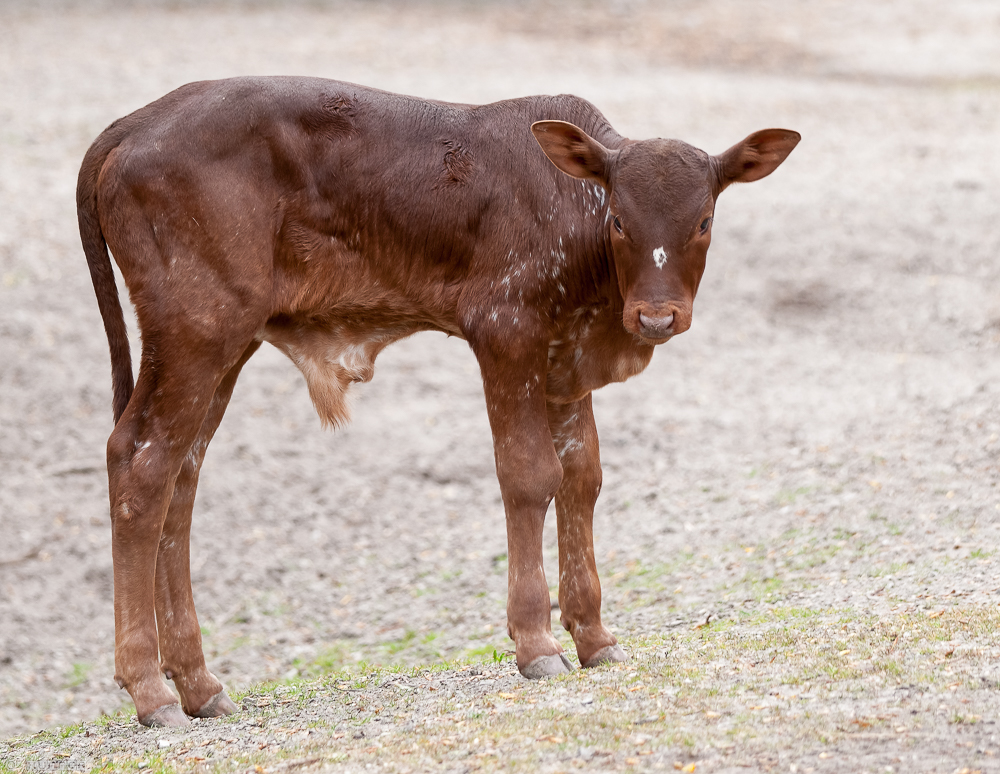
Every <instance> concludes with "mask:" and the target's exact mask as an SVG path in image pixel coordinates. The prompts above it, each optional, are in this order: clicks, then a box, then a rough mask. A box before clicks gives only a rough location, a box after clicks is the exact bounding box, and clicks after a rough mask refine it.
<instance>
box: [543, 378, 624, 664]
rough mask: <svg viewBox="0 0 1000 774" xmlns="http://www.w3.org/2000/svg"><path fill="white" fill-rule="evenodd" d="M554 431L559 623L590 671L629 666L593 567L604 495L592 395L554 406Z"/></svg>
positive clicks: (550, 411)
mask: <svg viewBox="0 0 1000 774" xmlns="http://www.w3.org/2000/svg"><path fill="white" fill-rule="evenodd" d="M548 415H549V429H550V430H551V432H552V442H553V444H554V445H555V450H556V454H558V455H559V461H560V462H561V463H562V468H563V478H562V483H561V484H560V486H559V489H558V491H557V492H556V523H557V530H558V533H559V610H560V613H561V615H560V620H561V621H562V624H563V626H564V627H565V628H566V630H567V631H568V632H569V633H570V634H571V635H572V636H573V642H574V643H575V644H576V653H577V655H578V656H579V658H580V664H581V665H582V666H585V667H592V666H597V665H598V664H602V663H607V662H613V661H624V660H625V658H626V656H625V651H624V650H622V648H621V646H620V645H618V640H616V639H615V636H614V635H613V634H612V633H611V632H609V631H608V629H607V628H606V627H605V626H604V624H603V623H602V621H601V581H600V578H599V577H598V575H597V563H596V562H595V561H594V504H595V503H596V502H597V496H598V494H599V493H600V491H601V455H600V450H599V446H598V440H597V426H596V425H595V424H594V411H593V406H592V404H591V398H590V395H588V396H587V397H585V398H583V399H582V400H579V401H577V402H576V403H571V404H566V405H560V404H554V403H549V404H548Z"/></svg>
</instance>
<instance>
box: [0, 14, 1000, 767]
mask: <svg viewBox="0 0 1000 774" xmlns="http://www.w3.org/2000/svg"><path fill="white" fill-rule="evenodd" d="M667 5H668V6H669V7H665V8H661V7H660V4H656V3H652V2H650V3H649V4H646V3H643V2H617V3H612V4H608V5H606V6H605V5H600V6H598V5H596V4H595V5H589V4H583V5H573V6H569V5H560V4H557V3H545V4H541V5H537V4H533V5H532V10H531V11H529V10H528V6H527V5H521V4H518V3H495V4H488V5H482V6H480V5H475V4H471V3H469V4H460V3H454V4H450V3H407V4H403V3H399V4H391V3H390V4H382V3H370V4H369V3H353V4H352V3H343V4H341V3H337V4H326V3H318V2H317V3H303V4H290V5H278V4H275V5H273V6H272V5H269V4H265V3H247V4H244V5H237V4H235V3H233V4H219V5H216V4H195V3H183V2H173V3H163V4H159V3H154V2H145V3H139V2H137V3H134V4H127V5H117V4H114V3H111V2H105V3H94V4H88V5H87V6H86V7H82V6H81V7H76V6H73V5H68V4H65V3H34V4H29V3H14V2H4V3H2V4H0V536H2V537H0V736H7V735H11V734H17V733H23V732H27V731H34V730H37V729H39V728H42V727H46V726H53V725H55V724H62V723H67V722H75V721H78V720H82V719H88V718H93V717H95V716H97V715H99V714H100V713H102V712H110V711H112V710H115V709H117V708H118V707H119V706H121V705H122V704H123V703H124V702H126V701H127V698H128V697H127V696H126V695H125V694H124V693H123V692H120V691H119V690H118V689H117V687H116V686H115V685H114V683H113V680H112V675H113V620H112V606H111V602H112V584H111V554H110V540H109V530H108V518H107V488H106V487H107V484H106V476H105V472H104V470H103V449H104V443H105V440H106V438H107V435H108V433H109V432H110V429H111V412H110V374H109V365H108V357H107V348H106V341H105V338H104V333H103V330H102V326H101V322H100V318H99V316H98V313H97V308H96V303H95V301H94V298H93V291H92V289H91V286H90V280H89V276H88V274H87V270H86V265H85V262H84V258H83V255H82V251H81V249H80V247H79V239H78V236H77V233H76V216H75V211H74V204H73V192H74V187H75V181H76V172H77V169H78V165H79V162H80V159H81V158H82V156H83V153H84V151H85V150H86V148H87V146H88V145H89V143H90V142H91V141H92V139H93V138H94V137H95V136H96V135H97V134H98V133H99V132H100V131H101V129H102V128H103V127H104V126H106V125H107V124H108V123H110V121H112V120H113V119H114V118H116V117H118V116H120V115H123V114H125V113H127V112H129V111H131V110H133V109H135V108H137V107H139V106H141V105H144V104H146V103H147V102H149V101H151V100H153V99H155V98H157V97H159V96H161V95H162V94H163V93H165V92H167V91H169V90H170V89H172V88H174V87H176V86H178V85H180V84H182V83H185V82H188V81H192V80H198V79H204V78H216V77H224V76H229V75H237V74H246V73H257V74H266V73H296V74H310V75H318V76H326V77H331V78H338V79H342V80H350V81H356V82H361V83H365V84H368V85H372V86H377V87H380V88H384V89H388V90H393V91H400V92H407V93H415V94H419V95H421V96H427V97H434V98H438V99H446V100H456V101H463V102H485V101H490V100H494V99H499V98H504V97H510V96H519V95H524V94H531V93H559V92H572V93H576V94H579V95H581V96H584V97H586V98H588V99H590V100H591V101H593V102H594V103H595V104H597V105H598V106H599V107H600V108H601V109H602V110H603V111H604V112H605V114H606V115H607V116H608V117H609V119H610V120H611V121H612V123H613V124H614V125H615V127H616V128H617V129H618V130H619V131H621V132H622V133H624V134H626V135H629V136H633V137H649V136H668V137H680V138H683V139H685V140H687V141H689V142H691V143H692V144H695V145H697V146H699V147H702V148H704V149H706V150H708V151H710V152H719V151H721V150H723V149H724V148H726V147H728V146H729V145H731V144H732V143H734V142H735V141H737V140H739V139H741V138H742V137H743V136H745V135H746V134H748V133H749V132H751V131H753V130H756V129H759V128H764V127H767V126H782V127H787V128H792V129H796V130H798V131H800V132H801V133H802V135H803V137H804V139H803V141H802V143H801V145H800V146H799V148H798V149H796V151H795V152H794V154H793V155H792V156H791V157H790V159H789V161H788V162H787V163H786V164H785V165H784V166H783V167H782V168H781V169H780V170H779V171H778V172H777V173H775V175H774V176H773V177H771V178H769V179H767V180H765V181H762V182H760V183H755V184H754V185H752V186H746V187H740V188H738V189H736V190H732V191H727V192H726V193H725V194H724V196H723V198H722V199H721V201H720V205H719V208H718V212H717V217H716V223H715V227H714V228H715V234H714V239H713V246H712V251H711V254H710V259H709V268H708V271H707V273H706V276H705V280H704V282H703V284H702V290H701V292H700V295H699V298H698V302H697V305H696V314H695V322H694V326H693V328H692V329H691V330H690V331H689V332H688V333H686V334H685V335H684V336H682V337H679V338H678V339H677V340H676V341H674V342H672V343H671V344H670V345H669V346H668V347H665V348H663V350H662V351H660V352H658V354H657V356H656V357H655V358H654V361H653V363H652V365H651V366H650V368H649V369H648V370H647V371H646V372H645V373H644V374H643V375H641V376H640V377H638V378H636V379H633V380H632V381H630V382H628V383H627V384H624V385H618V386H613V387H610V388H606V389H605V390H603V391H602V392H600V393H598V394H597V395H596V396H595V399H594V403H595V413H596V415H597V421H598V428H599V430H600V432H601V438H602V457H603V460H604V470H605V485H604V490H603V494H602V497H601V500H600V502H599V504H598V511H599V512H598V516H597V525H596V532H597V535H598V558H599V566H600V569H601V572H602V575H603V576H604V577H606V578H607V579H608V580H607V581H606V589H607V591H606V599H605V607H606V616H607V618H606V620H607V621H608V622H609V624H610V625H611V626H613V627H614V628H615V629H616V630H617V631H618V632H619V633H620V635H621V636H622V637H623V638H624V639H625V640H626V641H627V639H628V637H629V636H631V635H635V634H640V633H642V632H648V631H655V630H662V629H665V628H667V627H669V626H672V625H677V624H678V623H679V622H692V621H697V620H699V619H703V618H705V616H706V615H708V614H709V613H712V614H715V615H721V616H725V615H726V614H727V611H730V610H732V609H733V607H734V606H735V605H738V604H743V601H744V597H745V596H747V595H746V594H743V593H742V590H743V589H744V587H745V584H746V582H747V577H748V573H749V572H750V570H751V569H752V570H753V572H754V573H757V574H758V575H759V577H761V578H765V579H778V580H779V581H781V583H780V584H778V585H776V586H775V591H774V594H773V598H771V599H768V600H767V601H766V602H764V601H757V602H754V603H753V604H779V605H792V606H801V607H808V606H815V607H840V608H847V609H856V610H864V611H866V612H871V611H874V612H876V613H878V612H879V611H886V612H887V611H890V610H898V609H901V608H906V609H909V608H913V609H920V608H923V607H930V606H932V605H937V606H940V605H947V604H962V605H997V604H998V603H1000V561H998V558H997V556H996V555H995V554H996V551H997V548H998V546H1000V494H998V491H997V483H998V481H1000V464H998V457H997V454H998V449H1000V408H998V394H1000V356H998V354H1000V290H998V288H1000V219H998V218H997V207H998V202H1000V146H998V144H997V138H998V130H997V127H1000V9H998V8H997V6H996V5H995V4H994V3H992V2H989V0H980V1H979V2H953V3H949V4H947V6H944V5H942V4H940V3H938V2H931V1H930V0H923V1H918V2H904V0H891V1H890V0H887V1H886V2H881V3H878V4H874V6H873V7H870V6H871V4H844V3H840V2H836V1H835V0H821V1H819V2H811V3H783V2H777V1H775V2H763V3H752V4H751V3H742V2H739V0H705V1H704V2H698V3H694V2H686V1H682V2H676V3H670V4H667ZM571 9H572V10H571ZM353 413H354V421H353V423H352V424H351V425H350V426H349V427H347V428H346V429H344V430H341V431H338V432H337V433H335V434H332V433H329V432H324V431H323V430H321V428H320V426H319V422H318V420H317V418H316V416H315V414H314V412H313V409H312V406H311V404H310V402H309V399H308V395H307V391H306V388H305V384H304V382H303V380H302V378H301V377H300V375H299V374H298V372H297V371H296V370H295V368H294V366H293V365H292V364H291V363H290V362H288V361H287V360H285V359H284V358H283V356H281V355H280V354H279V353H277V351H275V350H273V349H272V350H269V351H262V352H260V353H259V354H258V355H257V356H256V357H255V358H254V360H252V361H251V363H250V364H249V365H248V367H247V368H246V369H245V371H244V375H243V377H242V379H241V382H240V384H239V385H238V386H237V389H236V394H235V397H234V399H233V402H232V404H231V406H230V409H229V412H228V414H227V417H226V420H225V421H224V423H223V425H222V427H221V429H220V431H219V434H218V436H217V438H216V440H215V442H214V444H213V446H212V448H211V450H210V452H209V454H208V459H207V462H206V465H205V469H204V472H203V475H202V484H201V489H200V493H199V500H198V503H197V506H196V516H195V520H196V523H195V535H194V538H193V567H194V584H195V595H196V601H197V602H198V605H199V613H200V617H201V620H202V623H203V627H204V630H205V642H206V650H207V652H208V653H209V655H210V657H211V658H210V666H211V667H212V668H213V669H214V670H215V671H216V673H217V674H219V675H220V677H221V678H222V679H223V680H224V681H225V682H226V683H227V685H229V686H230V687H233V688H239V687H241V686H247V685H249V684H252V683H253V682H256V681H260V680H263V679H269V678H278V677H282V676H286V675H293V674H296V673H299V672H304V673H307V672H309V670H310V669H315V668H316V665H317V664H319V663H326V664H334V665H335V664H337V663H351V662H352V661H355V660H357V659H359V658H366V659H369V660H372V659H374V660H378V659H381V660H384V661H392V660H393V659H403V660H409V661H410V662H414V661H420V660H426V661H433V660H435V659H440V658H441V657H455V656H460V655H468V654H471V653H476V652H478V653H484V654H489V653H491V652H492V650H493V649H494V648H495V649H497V650H498V651H500V652H502V651H503V650H504V649H506V648H507V647H508V641H507V640H506V636H505V633H504V629H505V617H504V604H505V586H506V566H505V564H504V552H505V550H506V544H505V538H504V532H503V511H502V506H501V503H500V497H499V490H498V486H497V483H496V480H495V477H494V472H493V461H492V451H491V446H490V434H489V428H488V424H487V420H486V414H485V408H484V405H483V398H482V390H481V387H480V384H479V377H478V369H477V367H476V364H475V361H474V359H473V357H472V355H471V353H470V352H469V351H468V348H467V346H466V345H465V344H464V343H463V342H461V341H456V340H453V339H451V340H449V339H446V338H445V337H444V336H442V335H436V334H424V335H421V336H417V337H415V338H413V339H411V340H409V341H406V342H403V343H401V344H398V345H396V346H394V347H393V348H391V349H390V350H388V351H387V352H386V353H385V354H384V355H383V356H382V357H381V358H380V360H379V362H378V365H377V373H376V378H375V379H374V381H373V382H372V383H370V384H368V385H364V386H362V387H361V388H360V389H356V395H355V404H354V412H353ZM830 546H836V547H838V548H843V547H845V546H846V549H845V550H842V551H833V552H832V553H831V552H827V553H822V552H823V550H824V549H825V548H826V547H830ZM862 547H864V550H863V549H862ZM778 549H780V550H778ZM799 550H802V551H815V552H817V556H820V555H822V556H821V559H820V560H817V562H816V563H815V564H813V565H811V566H808V567H806V568H804V569H802V568H800V569H795V570H793V569H791V568H790V565H789V562H788V561H786V559H784V558H783V557H786V556H787V555H789V554H792V553H793V551H799ZM754 552H756V553H754ZM547 554H548V556H547V561H548V562H549V567H551V568H553V570H552V571H550V577H551V578H552V579H553V581H554V578H555V573H554V567H555V564H554V561H555V536H554V534H550V535H549V540H548V549H547ZM680 557H687V559H686V560H685V561H684V562H682V564H681V565H680V566H681V569H679V570H677V569H670V568H671V567H676V566H678V565H676V564H672V563H676V561H677V560H678V558H680ZM754 557H756V558H755V559H754ZM752 559H753V561H754V562H756V563H754V564H753V565H752V567H751V564H749V563H750V562H751V560H752ZM637 566H643V567H657V568H660V572H661V574H662V575H663V576H664V578H663V579H662V585H663V586H664V587H665V588H667V587H669V589H670V593H668V594H664V595H660V596H658V597H656V598H652V599H650V600H649V601H648V602H647V603H643V604H636V601H635V599H634V598H630V594H632V591H631V590H629V589H626V588H625V587H624V586H622V585H621V584H616V582H615V578H620V577H626V576H628V575H629V573H630V572H633V571H634V570H635V568H636V567H637ZM675 576H676V577H675ZM741 584H742V585H741ZM675 588H676V592H674V589H675ZM993 644H994V645H995V644H996V643H995V642H994V643H993ZM984 669H985V670H986V672H988V673H989V674H988V675H987V676H989V677H990V678H991V679H994V680H995V679H996V677H997V676H998V670H997V664H996V659H995V658H994V659H993V661H992V662H991V664H987V665H986V666H984ZM984 674H986V673H984ZM993 728H995V726H994V727H993ZM989 733H993V732H990V731H988V730H986V729H984V730H983V731H982V734H983V735H984V736H983V738H982V739H981V740H980V741H979V743H980V744H982V745H988V744H993V747H994V749H996V748H997V746H998V745H997V743H996V741H995V738H994V741H993V742H990V740H989V738H988V735H989ZM940 754H941V755H942V756H945V757H943V758H941V760H945V761H947V760H948V758H947V756H946V755H945V753H940ZM942 770H943V769H942Z"/></svg>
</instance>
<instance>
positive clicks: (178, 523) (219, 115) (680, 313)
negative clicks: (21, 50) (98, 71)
mask: <svg viewBox="0 0 1000 774" xmlns="http://www.w3.org/2000/svg"><path fill="white" fill-rule="evenodd" d="M798 141H799V135H798V134H796V133H795V132H791V131H786V130H782V129H766V130H764V131H760V132H755V133H754V134H751V135H750V136H749V137H747V138H746V139H745V140H743V141H742V142H740V143H738V144H737V145H734V146H733V147H732V148H730V149H729V150H728V151H726V152H725V153H723V154H721V155H718V156H709V155H708V154H706V153H704V152H702V151H700V150H697V149H696V148H693V147H691V146H690V145H687V144H685V143H683V142H680V141H677V140H661V139H657V140H645V141H640V142H637V141H633V140H628V139H625V138H624V137H621V136H620V135H618V134H617V133H616V132H615V131H614V129H612V128H611V126H610V125H609V124H608V122H607V120H606V119H605V118H604V117H603V116H602V115H601V113H600V112H599V111H598V110H597V109H596V108H594V107H593V106H592V105H591V104H590V103H588V102H586V101H584V100H582V99H579V98H577V97H572V96H559V97H527V98H524V99H515V100H509V101H505V102H497V103H494V104H491V105H481V106H473V105H454V104H446V103H442V102H434V101H430V100H423V99H415V98H413V97H405V96H400V95H396V94H388V93H385V92H382V91H377V90H374V89H369V88H364V87H362V86H355V85H352V84H347V83H339V82H336V81H327V80H320V79H312V78H236V79H232V80H223V81H215V82H201V83H192V84H189V85H187V86H184V87H182V88H180V89H178V90H176V91H174V92H172V93H170V94H168V95H167V96H165V97H163V98H162V99H160V100H158V101H156V102H154V103H152V104H151V105H148V106H147V107H145V108H142V109H141V110H139V111H137V112H135V113H133V114H131V115H129V116H127V117H125V118H122V119H120V120H118V121H116V122H115V123H113V124H112V125H111V126H110V127H108V129H107V130H105V131H104V133H103V134H101V135H100V137H98V138H97V140H96V141H95V142H94V144H93V146H92V147H91V148H90V150H89V151H88V152H87V155H86V157H85V158H84V161H83V166H82V168H81V170H80V177H79V185H78V188H77V207H78V215H79V222H80V233H81V237H82V240H83V247H84V251H85V253H86V256H87V262H88V264H89V266H90V272H91V277H92V279H93V283H94V289H95V291H96V294H97V300H98V304H99V307H100V311H101V315H102V317H103V319H104V325H105V329H106V331H107V335H108V341H109V345H110V349H111V366H112V376H113V383H114V417H115V428H114V431H113V432H112V433H111V437H110V439H109V440H108V478H109V494H110V499H111V528H112V553H113V558H114V581H115V670H116V679H117V681H118V683H119V685H121V686H123V687H124V688H125V689H127V690H128V692H129V693H130V694H131V696H132V699H133V701H134V702H135V706H136V710H137V712H138V717H139V721H140V722H141V723H143V724H144V725H147V726H157V725H182V724H185V723H187V722H188V720H187V717H186V716H194V717H211V716H217V715H223V714H228V713H231V712H234V711H235V710H236V706H235V705H234V704H233V702H232V701H231V700H230V699H229V697H228V696H227V695H226V693H225V690H224V689H223V687H222V685H221V683H220V682H219V681H218V680H217V679H216V678H215V676H214V675H212V674H211V673H210V672H209V671H208V669H207V668H206V666H205V658H204V655H203V653H202V647H201V634H200V630H199V626H198V619H197V617H196V614H195V609H194V602H193V598H192V594H191V579H190V570H189V558H188V550H189V549H188V546H189V535H190V527H191V509H192V504H193V502H194V496H195V487H196V485H197V482H198V472H199V470H200V468H201V464H202V460H203V458H204V455H205V449H206V447H207V446H208V444H209V441H211V439H212V436H213V434H214V433H215V431H216V429H217V428H218V426H219V422H220V421H221V420H222V415H223V413H224V412H225V409H226V405H227V403H228V401H229V398H230V395H231V394H232V391H233V386H234V385H235V383H236V379H237V377H238V376H239V373H240V369H241V368H242V367H243V365H244V364H245V363H246V362H247V360H249V359H250V357H251V356H252V355H253V353H254V352H255V351H256V350H257V348H258V347H259V346H260V345H261V343H262V342H264V341H268V342H270V343H271V344H273V345H274V346H276V347H278V348H279V349H280V350H281V351H283V352H284V353H285V354H286V355H288V356H289V357H290V358H291V359H292V361H293V362H294V363H295V364H296V365H297V366H298V367H299V369H300V370H301V371H302V373H303V375H304V376H305V379H306V382H307V383H308V386H309V394H310V396H311V397H312V400H313V403H314V404H315V406H316V410H317V412H318V413H319V416H320V418H321V419H322V421H323V422H324V424H327V425H337V424H339V423H342V422H344V421H346V419H347V410H346V407H345V402H344V395H345V392H346V390H347V387H348V386H349V384H350V383H351V382H358V381H361V382H364V381H368V380H369V379H371V378H372V373H373V365H374V362H375V357H376V356H377V355H378V353H379V352H380V351H381V350H382V349H383V348H384V347H386V346H387V345H388V344H390V343H392V342H394V341H397V340H398V339H401V338H403V337H405V336H409V335H410V334H412V333H414V332H416V331H425V330H437V331H444V332H445V333H448V334H451V335H452V336H459V337H461V338H464V339H465V340H466V341H468V343H469V346H470V347H471V348H472V351H473V352H474V353H475V356H476V358H477V359H478V361H479V365H480V368H481V370H482V376H483V386H484V390H485V393H486V407H487V411H488V413H489V420H490V426H491V428H492V431H493V445H494V452H495V457H496V469H497V476H498V478H499V481H500V490H501V493H502V495H503V502H504V509H505V512H506V519H507V541H508V552H509V553H508V555H509V564H510V569H509V575H508V584H509V596H508V602H507V617H508V632H509V634H510V636H511V638H512V639H513V640H514V643H515V646H516V651H517V666H518V669H519V670H520V672H521V674H523V675H524V676H525V677H529V678H538V677H544V676H547V675H555V674H559V673H562V672H566V671H568V670H569V669H570V668H571V667H570V662H569V661H568V660H567V658H566V657H565V656H564V655H563V653H562V648H561V647H560V646H559V644H558V643H557V642H556V640H555V638H554V637H553V636H552V632H551V626H550V613H549V609H550V605H549V591H548V585H547V584H546V582H545V573H544V571H543V568H542V525H543V522H544V520H545V512H546V509H547V508H548V505H549V503H550V502H551V501H552V499H553V498H555V501H556V517H557V528H558V536H559V607H560V610H561V620H562V624H563V626H565V627H566V629H568V630H569V632H570V633H571V634H572V636H573V641H574V643H575V645H576V650H577V655H578V656H579V659H580V663H581V664H582V665H583V666H585V667H591V666H595V665H597V664H601V663H605V662H612V661H621V660H623V659H624V658H625V653H624V651H623V650H622V648H621V647H620V646H619V645H618V643H617V641H616V639H615V637H614V636H613V635H612V634H611V632H610V631H608V629H607V628H605V626H604V625H603V623H602V622H601V587H600V581H599V579H598V575H597V569H596V566H595V563H594V547H593V536H592V521H593V512H594V503H595V501H596V500H597V495H598V492H599V491H600V488H601V465H600V456H599V453H598V443H597V431H596V429H595V426H594V416H593V412H592V409H591V397H590V393H591V392H592V391H593V390H595V389H597V388H598V387H602V386H603V385H605V384H608V383H609V382H618V381H623V380H625V379H628V378H629V377H630V376H634V375H635V374H637V373H639V372H640V371H642V370H643V369H644V368H645V367H646V365H647V364H648V363H649V360H650V358H651V357H652V355H653V349H654V347H655V346H656V345H657V344H662V343H664V342H666V341H668V340H670V339H671V338H672V337H673V336H676V335H677V334H679V333H683V332H684V331H686V330H687V329H688V328H689V327H690V325H691V311H692V304H693V302H694V297H695V293H696V292H697V290H698V284H699V282H700V281H701V276H702V272H703V271H704V268H705V254H706V252H707V251H708V245H709V242H710V240H711V237H712V219H713V215H714V211H715V201H716V198H717V197H718V196H719V194H720V193H721V192H722V191H723V190H724V189H725V188H726V187H727V186H728V185H729V184H730V183H735V182H749V181H752V180H758V179H760V178H762V177H764V176H766V175H768V174H770V173H771V172H772V171H773V170H774V169H775V168H776V167H777V166H778V165H779V164H780V163H781V162H782V161H783V160H784V159H785V157H786V156H787V155H788V154H789V153H790V152H791V150H792V149H793V148H794V147H795V145H796V143H797V142H798ZM108 249H110V251H111V254H113V255H114V258H115V262H116V263H117V265H118V268H119V270H120V271H121V273H122V276H123V278H124V280H125V284H126V285H127V287H128V289H129V295H130V298H131V300H132V303H133V305H134V307H135V313H136V316H137V318H138V324H139V328H140V330H141V332H142V358H141V362H140V365H139V375H138V379H137V380H136V382H135V383H134V384H133V380H132V366H131V361H130V356H129V345H128V338H127V335H126V327H125V322H124V318H123V315H122V308H121V304H120V302H119V300H118V294H117V290H116V287H115V281H114V274H113V271H112V267H111V261H110V258H109V255H108ZM158 660H159V668H158V665H157V661H158ZM161 670H162V672H163V673H164V674H165V675H166V677H167V678H168V679H172V680H173V682H174V685H175V686H176V688H177V691H178V693H179V694H180V703H179V704H178V701H177V698H176V697H175V696H174V694H173V693H172V692H171V691H170V690H169V688H168V687H167V685H166V683H165V682H164V680H163V679H162V677H161V675H160V671H161Z"/></svg>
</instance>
